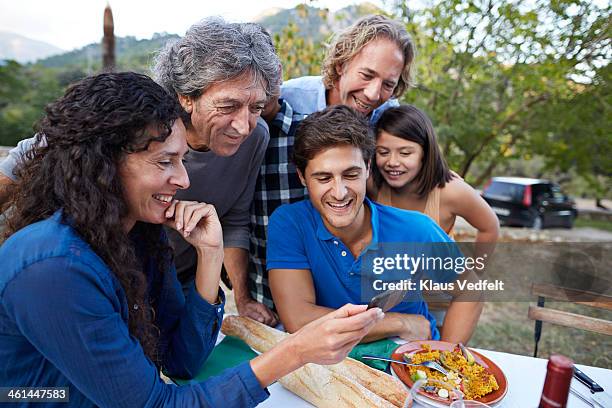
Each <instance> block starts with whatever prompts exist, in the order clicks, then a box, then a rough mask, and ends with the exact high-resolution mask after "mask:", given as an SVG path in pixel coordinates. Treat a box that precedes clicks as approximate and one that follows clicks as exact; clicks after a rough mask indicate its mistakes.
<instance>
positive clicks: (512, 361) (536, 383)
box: [260, 349, 612, 408]
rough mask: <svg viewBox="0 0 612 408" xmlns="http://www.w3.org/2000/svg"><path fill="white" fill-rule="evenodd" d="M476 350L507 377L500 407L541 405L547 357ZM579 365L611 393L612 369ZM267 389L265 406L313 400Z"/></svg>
mask: <svg viewBox="0 0 612 408" xmlns="http://www.w3.org/2000/svg"><path fill="white" fill-rule="evenodd" d="M476 350H477V351H479V352H480V353H482V354H484V355H485V356H487V357H489V358H490V359H491V360H492V361H493V362H495V364H497V365H498V366H499V367H500V368H501V369H502V370H503V372H504V373H505V374H506V377H507V378H508V394H507V395H506V397H505V398H504V399H503V401H502V403H501V404H500V405H498V407H499V408H536V407H537V406H538V403H539V402H540V394H541V393H542V387H543V386H544V378H545V377H546V363H547V360H544V359H541V358H533V357H525V356H519V355H516V354H508V353H501V352H498V351H489V350H479V349H476ZM577 367H578V368H580V369H581V370H582V371H583V372H584V373H586V374H587V375H588V376H590V377H591V378H592V379H593V380H595V381H596V382H598V383H599V385H601V386H602V387H603V388H604V389H605V390H606V391H607V392H609V393H611V394H612V370H606V369H603V368H598V367H590V366H583V365H577ZM572 387H574V388H575V389H576V390H578V391H579V392H581V393H582V394H583V395H587V396H588V394H589V391H588V389H587V388H586V387H585V386H584V385H582V384H581V383H579V382H578V381H576V379H574V380H573V381H572ZM268 390H269V391H270V398H268V399H267V400H266V401H265V402H264V403H263V404H261V405H260V406H262V407H267V408H287V407H291V408H300V407H312V405H311V404H309V403H307V402H306V401H304V400H302V399H301V398H300V397H298V396H296V395H295V394H293V393H291V392H289V391H287V390H286V389H285V388H283V386H282V385H280V384H279V383H275V384H273V385H272V386H270V387H269V388H268ZM414 407H422V405H420V404H418V403H417V404H415V405H414ZM583 407H589V405H587V404H585V403H584V402H582V401H581V400H580V399H578V398H577V397H576V396H574V395H572V394H571V393H570V397H569V401H568V408H583ZM611 408H612V407H611Z"/></svg>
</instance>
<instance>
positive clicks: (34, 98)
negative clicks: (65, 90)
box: [0, 61, 62, 146]
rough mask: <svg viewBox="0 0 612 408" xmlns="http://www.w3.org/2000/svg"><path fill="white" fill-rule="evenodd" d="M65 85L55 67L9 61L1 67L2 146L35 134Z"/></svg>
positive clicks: (0, 127)
mask: <svg viewBox="0 0 612 408" xmlns="http://www.w3.org/2000/svg"><path fill="white" fill-rule="evenodd" d="M61 93H62V87H61V86H60V85H59V83H58V81H57V78H56V76H55V74H54V72H52V70H49V69H45V68H42V67H39V66H22V65H20V64H18V63H17V62H15V61H8V62H6V63H5V64H4V65H1V66H0V145H4V146H14V145H15V144H17V142H18V141H20V140H21V139H24V138H26V137H30V136H32V133H33V130H34V128H33V127H34V124H35V123H36V122H37V121H38V120H39V119H40V118H41V117H42V115H43V110H44V107H45V105H46V104H47V103H49V102H51V101H53V100H54V99H56V98H57V97H59V96H60V95H61Z"/></svg>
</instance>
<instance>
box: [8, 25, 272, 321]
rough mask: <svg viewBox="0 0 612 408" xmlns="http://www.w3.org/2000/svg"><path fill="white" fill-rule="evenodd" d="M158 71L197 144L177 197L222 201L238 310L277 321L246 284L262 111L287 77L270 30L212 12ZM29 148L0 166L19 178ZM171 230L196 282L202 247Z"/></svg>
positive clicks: (172, 48)
mask: <svg viewBox="0 0 612 408" xmlns="http://www.w3.org/2000/svg"><path fill="white" fill-rule="evenodd" d="M153 74H154V78H155V80H156V81H157V82H158V83H159V84H161V85H162V86H163V87H164V88H166V90H168V92H170V93H171V94H173V95H176V96H177V98H178V99H179V101H180V103H181V105H182V106H183V108H184V109H185V115H184V117H183V121H184V122H185V125H186V127H187V142H188V144H189V146H190V148H191V149H190V152H189V154H188V156H187V161H186V163H185V167H186V169H187V172H188V174H189V178H190V181H191V187H190V188H189V189H187V190H181V191H180V192H179V193H177V196H176V198H177V199H180V200H194V201H201V202H207V203H210V204H213V205H214V206H215V208H216V210H217V213H218V214H219V217H220V219H221V223H222V226H223V236H224V247H225V251H224V265H225V269H226V271H227V273H228V275H229V277H230V280H231V282H232V285H233V288H234V296H235V299H236V305H237V307H238V312H239V313H240V314H241V315H245V316H249V317H252V318H253V319H256V320H258V321H261V322H263V323H266V324H271V325H274V324H276V322H277V318H276V316H275V314H274V313H273V312H272V311H271V310H270V309H268V308H267V307H266V306H265V305H263V304H261V303H258V302H256V301H255V300H253V298H252V297H251V295H250V292H249V289H248V287H247V265H248V248H249V208H250V205H251V201H252V199H253V192H254V187H255V180H256V177H257V173H258V171H259V167H260V165H261V162H262V160H263V156H264V153H265V150H266V146H267V143H268V140H269V132H268V127H267V125H266V124H265V122H264V121H263V120H261V119H259V116H260V113H261V111H262V109H263V107H264V105H265V103H266V100H267V98H268V95H269V94H270V93H271V89H274V88H277V87H278V85H279V84H280V81H281V70H280V61H279V59H278V57H277V55H276V53H275V51H274V46H273V44H272V41H271V39H270V36H269V35H268V34H267V33H266V32H265V31H264V30H263V29H262V28H261V26H259V25H257V24H252V23H227V22H225V21H223V20H222V19H219V18H209V19H205V20H202V21H200V22H199V23H196V24H194V25H193V26H192V27H191V28H190V29H189V30H188V31H187V33H186V34H185V36H184V37H183V38H181V39H179V40H177V41H175V42H173V43H170V44H168V45H167V46H166V47H165V48H164V49H163V50H162V51H160V53H159V55H158V56H157V58H156V61H155V66H154V68H153ZM28 148H29V145H28V144H27V143H23V142H22V143H20V146H18V148H17V149H16V151H15V152H13V153H14V154H12V155H11V157H10V158H9V160H8V161H5V162H3V163H2V165H0V172H2V173H3V174H4V175H5V176H7V178H13V177H14V175H13V172H12V169H13V167H14V165H15V163H16V161H17V160H18V158H20V157H21V153H23V151H25V150H27V149H28ZM20 150H21V152H20ZM9 180H10V179H9ZM169 236H170V239H171V241H172V245H173V246H174V248H175V253H176V256H175V262H176V265H177V273H178V275H179V279H180V280H181V282H183V284H190V282H192V281H193V278H194V276H195V270H196V262H197V255H196V253H195V249H194V248H193V247H191V246H190V245H189V244H188V243H187V242H186V241H184V240H183V239H182V237H181V236H180V234H178V233H176V232H174V230H172V231H171V232H170V233H169Z"/></svg>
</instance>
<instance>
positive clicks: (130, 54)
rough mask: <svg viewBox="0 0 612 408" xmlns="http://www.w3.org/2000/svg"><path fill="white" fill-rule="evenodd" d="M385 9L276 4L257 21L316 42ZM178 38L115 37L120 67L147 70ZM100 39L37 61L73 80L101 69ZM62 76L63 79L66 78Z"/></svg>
mask: <svg viewBox="0 0 612 408" xmlns="http://www.w3.org/2000/svg"><path fill="white" fill-rule="evenodd" d="M381 12H382V11H381V10H380V9H379V8H377V7H376V6H374V5H373V4H371V3H362V4H359V5H351V6H348V7H345V8H343V9H340V10H338V11H336V12H329V11H328V10H326V9H319V8H316V7H312V6H308V5H304V4H303V5H299V6H297V7H295V8H292V9H280V8H273V9H268V10H265V11H263V12H262V13H260V14H259V15H258V16H257V17H256V18H255V19H254V21H255V22H257V23H259V24H261V25H263V26H264V27H265V28H266V29H267V30H268V31H269V32H270V33H272V34H280V33H282V30H283V28H285V26H287V24H289V23H290V22H293V23H295V24H296V25H297V27H299V31H298V35H300V36H303V37H307V38H311V39H312V40H313V41H314V42H320V41H324V40H326V39H327V38H328V37H329V35H330V34H331V33H333V32H335V31H338V30H341V29H343V28H345V27H347V26H348V25H350V24H352V23H353V22H354V21H355V20H357V19H358V18H360V17H362V16H364V15H368V14H375V13H381ZM176 38H179V37H178V35H176V34H168V33H156V34H154V35H153V37H152V38H150V39H143V40H138V39H136V38H135V37H129V36H128V37H116V39H115V44H116V45H115V47H116V49H115V52H116V56H117V68H118V69H119V70H134V71H139V72H145V73H147V71H148V69H149V67H150V66H151V64H152V60H153V55H154V54H155V52H156V51H157V50H159V49H160V48H162V47H163V46H164V45H165V44H166V43H167V42H168V41H170V40H174V39H176ZM101 53H102V48H101V45H100V43H93V44H89V45H86V46H85V47H82V48H79V49H76V50H73V51H69V52H66V53H63V54H59V55H53V56H50V57H47V58H43V59H40V60H38V61H37V64H40V65H42V66H43V67H47V68H59V69H62V70H72V71H73V72H72V73H69V74H67V75H68V76H67V77H66V78H65V81H71V80H74V79H75V78H78V77H79V76H81V77H82V76H83V75H84V74H83V73H92V72H96V71H97V70H99V69H100V61H101V60H102V56H101ZM65 81H64V80H62V82H65Z"/></svg>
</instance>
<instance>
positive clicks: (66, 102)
mask: <svg viewBox="0 0 612 408" xmlns="http://www.w3.org/2000/svg"><path fill="white" fill-rule="evenodd" d="M180 110H181V108H180V106H179V105H178V102H177V101H176V100H175V98H173V97H171V96H170V95H168V94H167V93H166V91H165V90H164V89H163V88H162V87H161V86H159V85H157V84H156V83H155V82H153V80H152V79H150V78H149V77H147V76H145V75H141V74H136V73H130V72H124V73H104V74H100V75H97V76H92V77H88V78H85V79H83V80H82V81H80V82H78V83H76V84H74V85H72V86H71V87H69V88H68V90H67V91H66V93H65V95H64V96H63V97H61V98H60V99H58V100H57V101H55V102H54V103H52V104H50V105H48V106H47V107H46V116H45V117H44V118H43V119H42V120H41V122H40V123H39V125H38V127H39V132H38V134H37V136H36V138H37V141H36V144H35V146H34V148H33V149H32V150H31V151H29V152H28V153H27V154H26V157H25V160H23V162H22V163H20V164H19V165H18V166H17V168H16V171H15V174H16V175H17V177H18V180H19V181H18V182H17V184H16V185H15V189H14V190H13V194H12V198H11V202H10V203H9V205H11V206H12V207H13V209H14V211H12V212H10V214H9V216H8V219H7V231H6V233H5V235H6V237H8V236H10V235H12V234H13V233H15V232H16V231H18V230H20V229H21V228H24V227H25V226H27V225H29V224H32V223H35V222H37V221H40V220H43V219H46V218H48V217H50V216H51V215H53V213H54V212H56V211H57V210H62V222H64V223H66V224H69V225H71V226H72V227H73V228H74V230H75V231H76V232H77V233H78V234H79V235H80V236H81V238H82V239H83V240H84V241H85V242H87V243H88V244H89V245H90V247H91V248H92V250H93V251H94V252H95V253H96V254H97V255H98V256H100V257H101V258H102V260H103V261H104V262H105V263H106V265H107V266H108V267H109V268H110V270H111V271H112V273H113V274H114V275H115V276H116V277H117V279H118V280H119V282H120V283H121V286H122V287H123V289H124V291H125V294H126V297H127V301H128V305H129V319H128V327H129V331H130V333H131V334H132V335H133V336H135V337H136V338H138V339H139V341H140V343H141V345H142V347H143V349H144V351H145V353H146V355H147V356H148V357H149V358H150V359H151V360H152V361H153V362H155V363H156V364H158V363H159V358H158V352H157V344H158V330H157V328H156V327H155V325H154V314H155V311H154V310H153V309H152V308H151V304H150V302H149V299H145V293H146V288H147V281H146V277H145V275H144V273H143V265H144V264H143V262H144V261H145V260H144V259H140V258H141V257H139V256H137V254H136V249H135V247H134V244H133V239H134V234H136V236H137V237H138V239H139V241H140V242H143V248H144V250H145V251H146V254H147V255H150V256H151V257H153V256H154V257H156V260H157V261H158V263H157V264H158V265H159V271H160V274H163V273H165V272H166V271H167V270H168V269H169V268H170V265H171V262H172V250H171V248H170V247H169V246H168V245H167V244H165V243H160V237H161V235H162V230H161V228H162V227H161V226H160V225H151V224H145V223H137V224H136V226H135V227H134V228H133V229H132V231H131V232H130V233H129V235H128V233H127V232H126V231H124V230H123V227H122V219H123V218H124V217H125V216H126V215H127V213H128V208H127V204H126V201H125V199H124V194H123V189H122V184H121V181H120V178H119V175H118V165H119V163H120V162H121V160H122V159H123V158H124V157H125V156H126V155H127V154H130V153H133V152H138V151H142V150H146V149H147V147H148V145H149V144H150V143H151V142H152V141H160V142H161V141H164V140H165V139H166V138H167V137H168V135H170V132H171V127H172V125H173V123H174V121H175V120H176V119H177V118H178V117H179V115H180ZM130 235H131V238H132V239H131V238H130ZM152 254H155V255H152Z"/></svg>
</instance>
